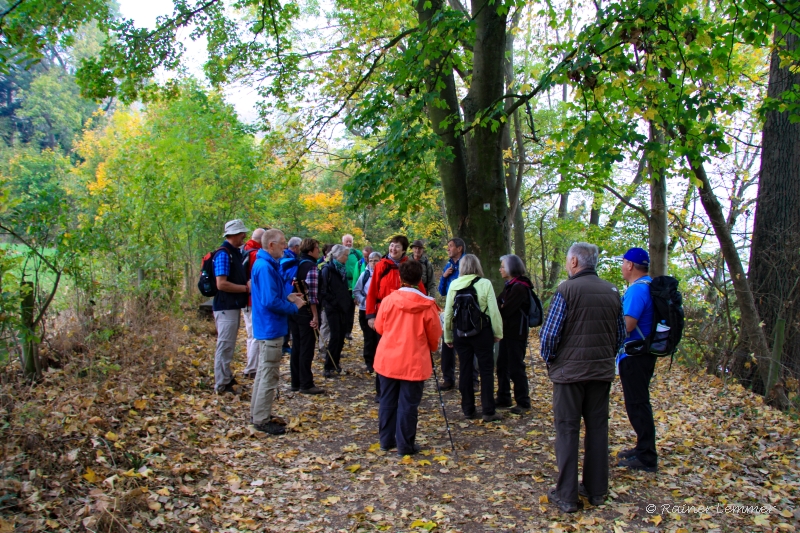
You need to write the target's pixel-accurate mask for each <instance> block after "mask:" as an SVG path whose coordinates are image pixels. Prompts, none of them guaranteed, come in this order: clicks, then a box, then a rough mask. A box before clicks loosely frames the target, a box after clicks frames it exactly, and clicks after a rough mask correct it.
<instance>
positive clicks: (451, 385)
mask: <svg viewBox="0 0 800 533" xmlns="http://www.w3.org/2000/svg"><path fill="white" fill-rule="evenodd" d="M455 386H456V385H455V383H453V382H452V381H442V384H441V385H439V390H440V391H447V390H453V388H455Z"/></svg>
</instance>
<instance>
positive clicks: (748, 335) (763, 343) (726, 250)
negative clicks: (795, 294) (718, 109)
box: [689, 159, 772, 392]
mask: <svg viewBox="0 0 800 533" xmlns="http://www.w3.org/2000/svg"><path fill="white" fill-rule="evenodd" d="M689 166H690V167H691V169H692V172H693V173H694V175H695V177H696V178H697V179H698V181H700V183H701V187H700V188H699V193H700V201H701V202H702V204H703V208H704V209H705V211H706V214H708V218H709V219H711V226H712V227H713V228H714V233H715V234H716V236H717V241H719V248H720V251H721V252H722V256H723V257H724V258H725V264H727V265H728V272H730V275H731V282H732V283H733V290H734V292H735V293H736V302H737V304H738V306H739V312H740V314H741V324H742V332H743V333H744V335H743V337H744V339H745V341H746V342H747V343H748V344H749V350H750V351H751V352H752V353H753V354H754V355H755V357H756V361H757V362H758V368H759V373H760V375H761V377H762V379H763V381H764V383H766V382H767V378H768V377H769V366H770V365H769V363H770V361H771V359H772V357H771V353H770V350H769V343H768V342H767V337H766V336H765V334H764V330H763V329H762V328H761V317H760V316H759V313H758V309H757V308H756V303H755V298H754V297H753V292H752V290H751V289H750V284H749V283H748V281H747V278H746V277H745V275H744V267H742V260H741V258H740V257H739V251H738V250H737V249H736V243H735V242H734V240H733V236H732V235H731V231H730V228H729V227H728V224H727V222H726V220H725V215H724V214H723V212H722V206H721V205H720V203H719V199H718V198H717V196H716V195H715V194H714V191H713V189H712V188H711V182H709V180H708V175H707V174H706V170H705V168H704V166H703V163H702V162H700V161H696V160H692V159H689ZM767 392H769V391H767Z"/></svg>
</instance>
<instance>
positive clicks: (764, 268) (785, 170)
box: [748, 33, 800, 395]
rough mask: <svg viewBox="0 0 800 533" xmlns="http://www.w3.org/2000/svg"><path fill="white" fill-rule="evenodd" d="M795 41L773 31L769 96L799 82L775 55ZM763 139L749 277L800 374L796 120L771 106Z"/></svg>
mask: <svg viewBox="0 0 800 533" xmlns="http://www.w3.org/2000/svg"><path fill="white" fill-rule="evenodd" d="M781 41H783V46H782V47H781V46H780V43H781ZM797 45H798V37H797V36H796V35H794V34H788V35H785V36H783V35H781V34H780V33H776V34H775V49H774V50H773V52H772V58H771V60H770V69H769V85H768V89H767V96H768V97H769V98H773V99H776V100H777V99H780V98H781V95H782V93H783V92H784V91H788V90H791V89H792V87H793V86H796V85H797V84H800V74H792V72H791V70H790V68H791V66H790V65H786V66H785V67H783V68H781V65H780V63H781V59H780V56H779V52H780V48H785V49H788V50H795V49H796V48H797ZM761 145H762V151H761V175H760V177H759V182H758V196H757V204H756V209H755V221H754V228H753V243H752V247H751V249H750V272H749V276H748V279H749V281H750V286H751V287H752V289H753V293H754V294H755V305H756V308H757V309H758V312H759V315H760V316H761V319H762V320H763V321H764V333H765V335H766V336H767V338H772V337H773V336H774V335H775V326H776V324H777V322H778V320H780V319H784V320H786V331H785V334H784V349H783V357H782V361H783V366H784V367H785V368H788V369H789V370H791V371H792V372H793V373H794V374H795V375H796V376H797V375H800V329H799V327H798V320H800V294H799V293H800V287H799V286H798V278H800V271H798V265H800V123H797V122H795V123H792V122H791V121H790V120H789V112H783V113H781V112H778V111H769V112H768V113H767V114H766V120H765V122H764V130H763V135H762V140H761ZM762 367H763V369H762ZM768 368H769V365H768V364H766V362H763V364H762V361H761V360H759V370H760V372H759V373H760V374H761V376H762V377H764V376H765V375H766V374H765V372H764V370H768ZM764 382H765V383H766V382H767V380H766V379H765V380H764ZM769 392H770V391H766V394H765V395H768V394H769Z"/></svg>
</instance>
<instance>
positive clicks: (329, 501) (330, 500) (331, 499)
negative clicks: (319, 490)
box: [322, 496, 341, 505]
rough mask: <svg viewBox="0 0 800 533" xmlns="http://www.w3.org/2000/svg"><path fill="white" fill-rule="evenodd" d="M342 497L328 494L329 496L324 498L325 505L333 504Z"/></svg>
mask: <svg viewBox="0 0 800 533" xmlns="http://www.w3.org/2000/svg"><path fill="white" fill-rule="evenodd" d="M340 499H341V498H339V497H338V496H328V497H327V498H325V499H324V500H322V503H323V504H325V505H333V504H334V503H337V502H338V501H339V500H340Z"/></svg>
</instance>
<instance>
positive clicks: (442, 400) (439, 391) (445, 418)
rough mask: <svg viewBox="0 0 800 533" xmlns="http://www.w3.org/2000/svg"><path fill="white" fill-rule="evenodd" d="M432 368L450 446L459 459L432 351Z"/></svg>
mask: <svg viewBox="0 0 800 533" xmlns="http://www.w3.org/2000/svg"><path fill="white" fill-rule="evenodd" d="M431 368H433V379H435V380H436V391H437V392H438V393H439V405H441V406H442V416H444V425H445V427H447V435H449V436H450V447H451V448H452V450H453V453H454V454H455V456H456V460H458V452H457V451H456V445H455V443H454V442H453V434H452V433H451V432H450V422H448V420H447V411H445V409H444V399H443V398H442V389H441V388H439V376H437V375H436V363H434V362H433V352H431Z"/></svg>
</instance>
